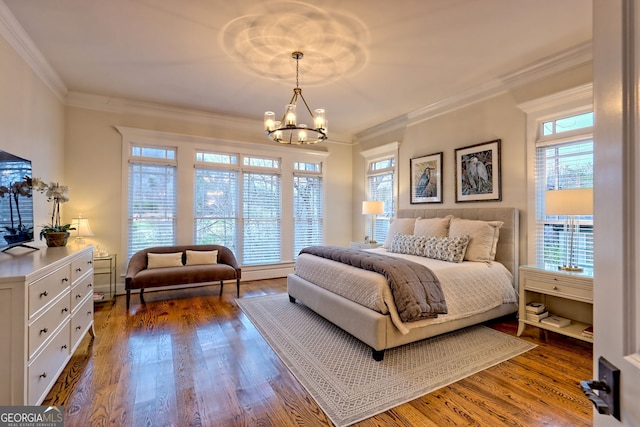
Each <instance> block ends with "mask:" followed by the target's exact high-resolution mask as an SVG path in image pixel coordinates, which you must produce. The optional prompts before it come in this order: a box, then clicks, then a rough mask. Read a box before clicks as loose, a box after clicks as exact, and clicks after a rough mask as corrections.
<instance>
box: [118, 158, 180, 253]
mask: <svg viewBox="0 0 640 427" xmlns="http://www.w3.org/2000/svg"><path fill="white" fill-rule="evenodd" d="M175 158H176V148H159V147H144V146H135V145H134V146H133V147H132V150H131V159H130V162H129V198H128V200H129V204H128V225H129V239H128V254H129V257H130V256H131V255H133V254H134V253H136V252H137V251H139V250H141V249H143V248H146V247H149V246H162V245H172V244H174V243H175V239H176V235H175V234H176V232H175V229H176V163H175Z"/></svg>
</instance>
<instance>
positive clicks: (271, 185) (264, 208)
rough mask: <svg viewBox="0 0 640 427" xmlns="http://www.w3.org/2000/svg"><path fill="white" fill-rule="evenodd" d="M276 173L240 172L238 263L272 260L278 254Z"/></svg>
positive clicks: (278, 228)
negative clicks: (241, 223) (240, 253)
mask: <svg viewBox="0 0 640 427" xmlns="http://www.w3.org/2000/svg"><path fill="white" fill-rule="evenodd" d="M280 181H281V178H280V175H279V174H277V173H266V172H257V171H256V172H253V171H243V173H242V221H243V236H242V238H243V243H242V248H243V249H242V264H244V265H251V264H268V263H276V262H279V261H280V259H281V256H280V251H281V249H280V246H281V244H280V240H281V233H280V224H281V222H280V221H281V207H280V205H281V190H280Z"/></svg>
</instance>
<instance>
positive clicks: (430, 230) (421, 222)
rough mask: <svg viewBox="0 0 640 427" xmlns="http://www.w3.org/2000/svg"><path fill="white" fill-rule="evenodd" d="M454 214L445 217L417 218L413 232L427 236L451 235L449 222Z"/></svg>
mask: <svg viewBox="0 0 640 427" xmlns="http://www.w3.org/2000/svg"><path fill="white" fill-rule="evenodd" d="M451 218H453V215H447V216H446V217H444V218H420V219H417V220H416V224H415V226H414V227H413V234H414V235H416V236H427V237H447V236H448V235H449V223H450V222H451Z"/></svg>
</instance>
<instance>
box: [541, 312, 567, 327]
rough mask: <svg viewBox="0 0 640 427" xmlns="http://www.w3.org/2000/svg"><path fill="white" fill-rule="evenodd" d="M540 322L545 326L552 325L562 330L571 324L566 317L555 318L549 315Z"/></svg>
mask: <svg viewBox="0 0 640 427" xmlns="http://www.w3.org/2000/svg"><path fill="white" fill-rule="evenodd" d="M540 321H541V322H542V323H544V324H545V325H551V326H555V327H557V328H562V327H564V326H567V325H570V324H571V320H570V319H567V318H565V317H560V316H555V315H549V316H547V317H545V318H544V319H542V320H540Z"/></svg>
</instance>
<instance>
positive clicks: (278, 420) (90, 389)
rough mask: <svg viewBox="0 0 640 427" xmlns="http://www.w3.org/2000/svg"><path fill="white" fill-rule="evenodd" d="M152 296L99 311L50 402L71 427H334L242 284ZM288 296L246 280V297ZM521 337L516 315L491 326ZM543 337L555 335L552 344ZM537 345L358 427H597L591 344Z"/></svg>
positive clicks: (529, 334)
mask: <svg viewBox="0 0 640 427" xmlns="http://www.w3.org/2000/svg"><path fill="white" fill-rule="evenodd" d="M218 291H219V288H218V287H217V286H208V287H199V288H191V289H183V290H180V291H159V292H148V293H146V292H145V301H146V304H145V305H140V304H139V300H138V296H137V295H134V296H132V301H131V302H132V304H131V308H130V310H129V312H128V313H127V310H126V309H125V301H124V297H118V298H117V301H116V303H115V304H114V305H110V304H101V305H97V306H96V310H95V329H96V337H95V338H94V339H93V340H92V339H90V337H89V336H87V337H86V338H85V339H84V340H83V341H82V343H81V345H80V347H79V349H78V350H77V351H76V353H75V354H74V356H73V358H72V359H71V361H70V362H69V364H68V365H67V367H66V368H65V370H64V372H63V373H62V375H61V376H60V378H59V379H58V381H57V382H56V384H55V386H54V387H53V389H52V390H51V392H50V393H49V395H48V397H47V399H46V400H45V402H43V405H64V407H65V421H66V422H65V426H67V427H73V426H88V425H90V426H106V425H114V426H136V427H137V426H178V427H182V426H253V425H260V426H299V425H306V426H331V425H332V424H331V421H330V420H329V419H328V418H327V417H326V416H325V415H324V413H323V412H322V410H321V409H320V408H319V407H318V406H317V405H316V403H315V402H314V401H313V399H312V398H311V397H310V396H309V394H307V392H306V391H305V390H304V388H303V387H302V386H301V385H300V384H299V383H298V381H297V380H296V379H295V377H294V376H293V375H292V374H291V373H290V372H289V371H288V370H287V368H286V367H284V365H283V364H282V363H281V362H280V360H279V359H278V357H277V356H276V355H275V354H274V353H273V351H272V350H271V349H270V347H269V346H268V345H267V344H266V342H265V341H264V340H263V339H262V336H261V335H260V334H259V333H258V332H257V331H256V329H255V328H254V327H253V325H252V324H251V322H250V321H249V320H248V319H247V318H246V317H245V316H244V314H243V313H242V311H241V310H240V309H239V308H238V306H237V305H236V304H235V286H225V291H224V293H223V295H222V296H218ZM280 292H286V282H285V279H274V280H262V281H254V282H244V283H243V284H242V286H241V297H242V298H250V297H254V296H259V295H265V294H273V293H280ZM487 325H488V326H490V327H493V328H495V329H497V330H500V331H502V332H505V333H508V334H511V335H515V333H516V329H517V324H516V321H515V319H514V318H508V319H507V318H504V319H500V320H498V321H493V322H490V323H488V324H487ZM545 335H546V336H545ZM521 338H523V339H525V340H527V341H531V342H534V343H536V344H538V347H536V348H535V349H533V350H531V351H529V352H527V353H525V354H522V355H520V356H517V357H515V358H513V359H511V360H508V361H506V362H503V363H501V364H499V365H497V366H494V367H492V368H489V369H486V370H484V371H482V372H480V373H478V374H475V375H473V376H470V377H468V378H466V379H464V380H461V381H459V382H457V383H454V384H452V385H450V386H448V387H445V388H442V389H440V390H437V391H435V392H433V393H430V394H428V395H426V396H424V397H421V398H418V399H416V400H413V401H411V402H408V403H406V404H403V405H401V406H398V407H396V408H394V409H392V410H389V411H387V412H385V413H383V414H380V415H378V416H375V417H373V418H370V419H368V420H365V421H362V422H360V423H358V424H356V425H357V426H388V425H400V426H446V425H465V426H466V425H476V426H542V425H544V426H549V425H553V426H590V425H592V418H593V416H592V406H591V403H590V402H589V401H588V400H587V399H586V397H584V395H583V394H582V392H581V391H580V387H579V381H580V380H583V379H590V378H592V377H593V375H592V362H591V359H592V348H591V344H588V343H585V342H582V341H579V340H575V339H572V338H566V337H563V336H561V335H558V334H554V333H548V334H544V333H542V332H540V331H539V330H538V329H537V328H534V327H527V329H526V331H525V333H524V334H523V335H522V337H521Z"/></svg>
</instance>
